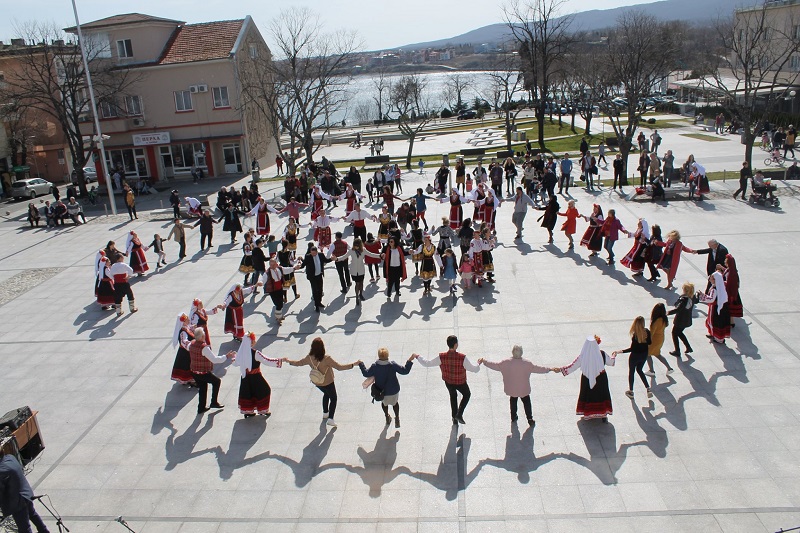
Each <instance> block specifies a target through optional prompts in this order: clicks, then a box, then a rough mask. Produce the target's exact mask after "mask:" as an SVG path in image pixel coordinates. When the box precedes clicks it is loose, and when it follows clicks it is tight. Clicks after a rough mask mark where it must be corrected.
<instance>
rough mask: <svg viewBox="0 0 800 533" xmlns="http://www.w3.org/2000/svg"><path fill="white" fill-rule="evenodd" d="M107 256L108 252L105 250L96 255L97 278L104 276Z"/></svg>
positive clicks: (95, 270)
mask: <svg viewBox="0 0 800 533" xmlns="http://www.w3.org/2000/svg"><path fill="white" fill-rule="evenodd" d="M105 258H106V254H105V252H104V251H103V250H100V251H99V252H97V254H96V255H95V256H94V275H95V277H97V278H102V277H103V276H102V273H103V271H104V269H105V266H106V263H105ZM101 261H102V262H101Z"/></svg>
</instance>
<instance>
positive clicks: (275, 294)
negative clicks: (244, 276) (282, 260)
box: [257, 259, 295, 324]
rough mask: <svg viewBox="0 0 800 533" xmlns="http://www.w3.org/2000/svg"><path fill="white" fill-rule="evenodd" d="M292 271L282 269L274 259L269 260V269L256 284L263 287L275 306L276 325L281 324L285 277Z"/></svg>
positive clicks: (292, 269) (284, 299) (290, 269)
mask: <svg viewBox="0 0 800 533" xmlns="http://www.w3.org/2000/svg"><path fill="white" fill-rule="evenodd" d="M294 270H295V268H294V267H282V266H280V265H279V264H278V261H277V260H276V259H270V260H269V268H268V269H267V271H266V272H265V273H264V275H263V276H262V277H261V280H260V281H259V282H258V284H257V285H258V286H259V287H260V286H263V287H264V292H266V293H267V294H269V297H270V298H271V299H272V303H273V304H275V320H277V321H278V324H281V323H283V304H284V302H285V301H286V288H285V287H284V281H286V276H285V275H286V274H288V273H292V272H294Z"/></svg>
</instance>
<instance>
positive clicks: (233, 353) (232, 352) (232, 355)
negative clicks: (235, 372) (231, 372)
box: [225, 350, 236, 359]
mask: <svg viewBox="0 0 800 533" xmlns="http://www.w3.org/2000/svg"><path fill="white" fill-rule="evenodd" d="M225 357H227V358H228V359H233V358H234V357H236V352H235V351H234V350H231V351H230V352H228V353H227V355H226V356H225Z"/></svg>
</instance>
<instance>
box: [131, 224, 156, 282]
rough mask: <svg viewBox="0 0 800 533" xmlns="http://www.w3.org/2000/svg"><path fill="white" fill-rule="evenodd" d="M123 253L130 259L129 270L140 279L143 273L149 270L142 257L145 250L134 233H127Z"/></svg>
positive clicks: (144, 258)
mask: <svg viewBox="0 0 800 533" xmlns="http://www.w3.org/2000/svg"><path fill="white" fill-rule="evenodd" d="M125 251H126V253H127V254H128V256H129V257H130V258H131V268H132V269H133V271H134V272H136V275H137V276H139V277H141V276H143V275H144V273H145V272H147V271H148V270H150V267H149V266H147V258H146V257H145V255H144V251H145V248H143V247H142V241H140V240H139V236H138V235H137V234H136V232H135V231H131V232H130V233H128V242H127V243H126V244H125Z"/></svg>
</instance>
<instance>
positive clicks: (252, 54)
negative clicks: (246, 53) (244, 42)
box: [249, 44, 258, 59]
mask: <svg viewBox="0 0 800 533" xmlns="http://www.w3.org/2000/svg"><path fill="white" fill-rule="evenodd" d="M249 50H250V59H255V58H257V57H258V45H257V44H251V45H250V46H249Z"/></svg>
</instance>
